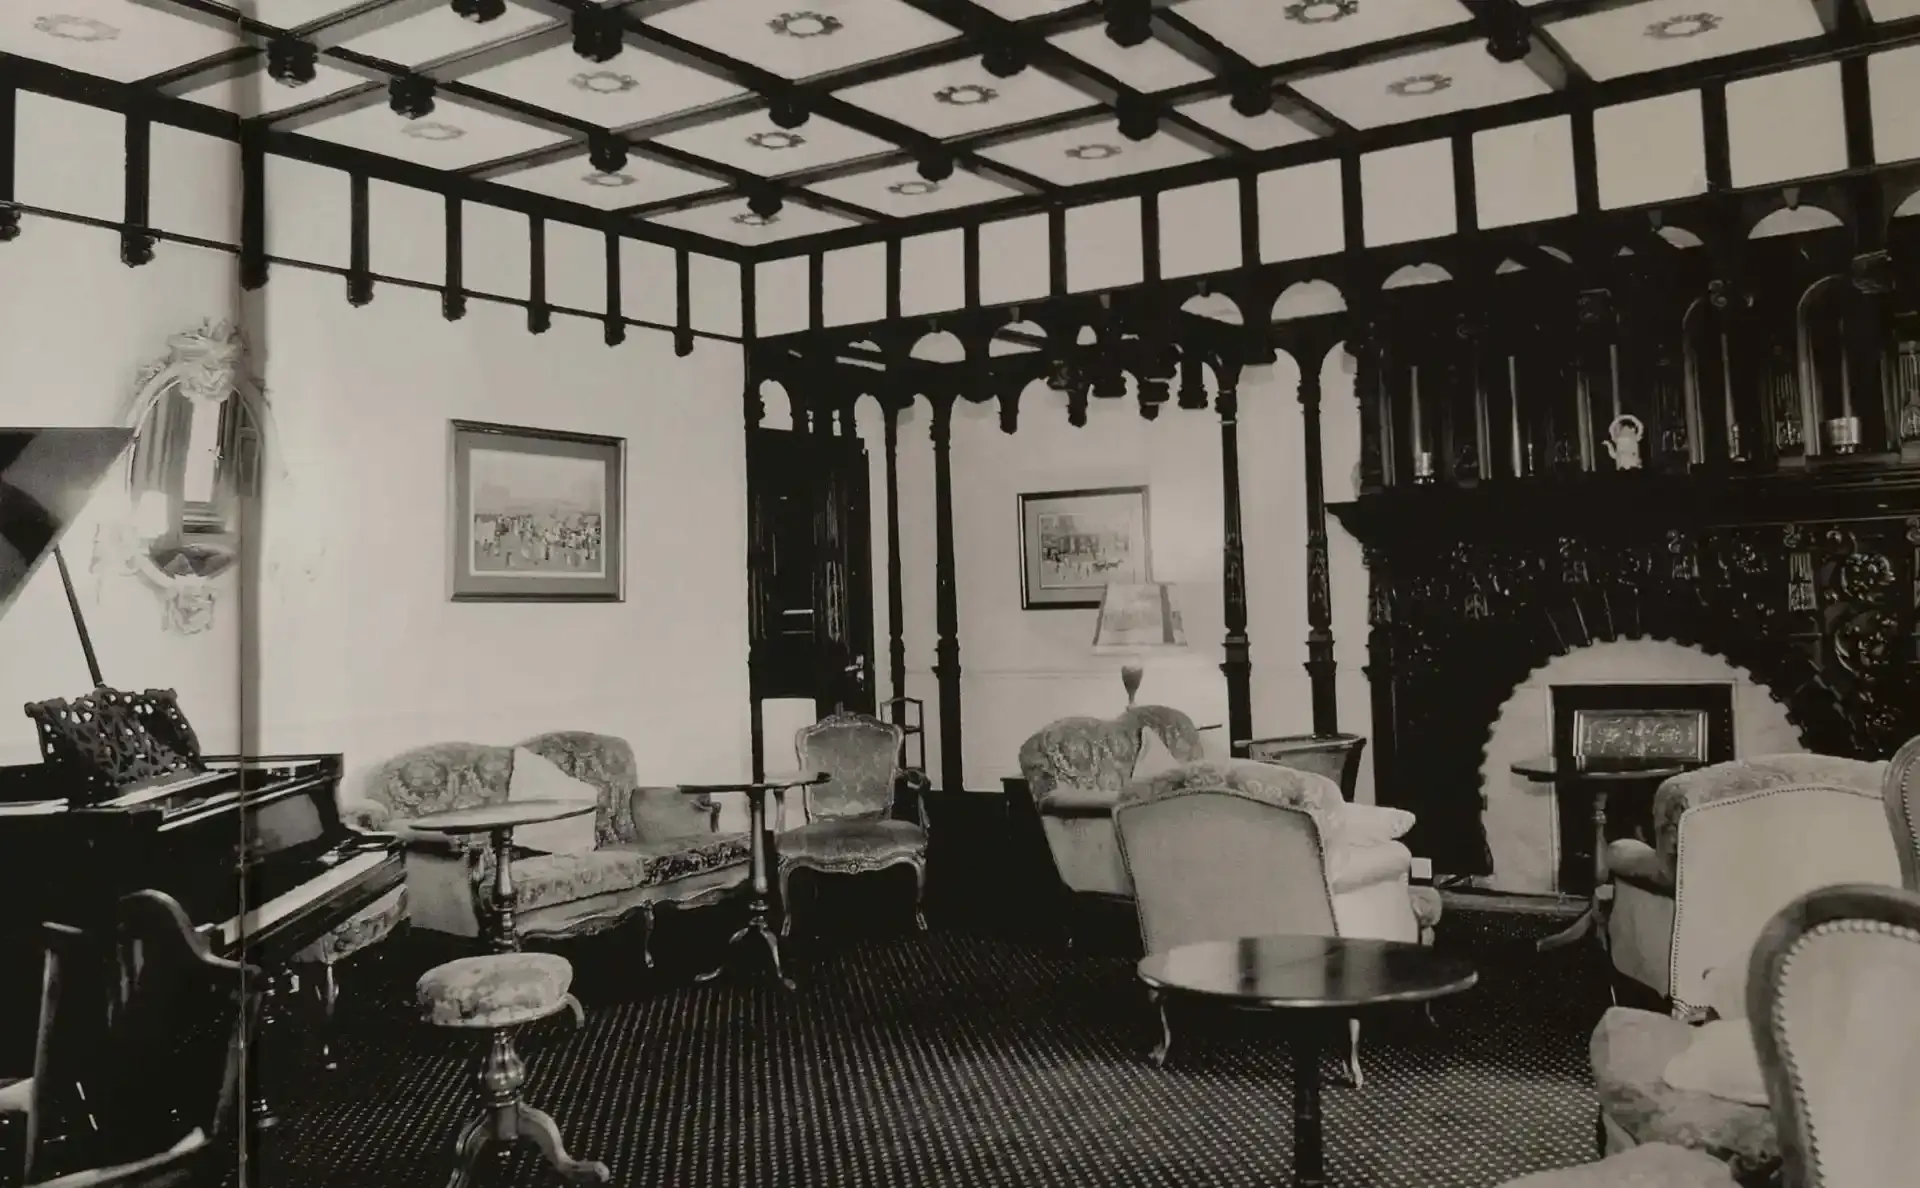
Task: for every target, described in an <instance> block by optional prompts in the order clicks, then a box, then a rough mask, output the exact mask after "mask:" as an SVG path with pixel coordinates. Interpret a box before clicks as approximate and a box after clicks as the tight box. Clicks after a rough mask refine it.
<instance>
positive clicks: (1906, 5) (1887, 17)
mask: <svg viewBox="0 0 1920 1188" xmlns="http://www.w3.org/2000/svg"><path fill="white" fill-rule="evenodd" d="M1867 15H1868V16H1870V17H1872V18H1873V19H1874V20H1876V21H1897V20H1901V19H1902V18H1904V17H1912V16H1920V0H1867Z"/></svg>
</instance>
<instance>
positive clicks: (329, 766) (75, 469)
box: [0, 429, 404, 1128]
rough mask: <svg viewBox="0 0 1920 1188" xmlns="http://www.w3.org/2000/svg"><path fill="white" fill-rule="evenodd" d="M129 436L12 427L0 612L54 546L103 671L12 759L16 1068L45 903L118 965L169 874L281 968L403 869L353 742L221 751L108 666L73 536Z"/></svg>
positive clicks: (29, 1048)
mask: <svg viewBox="0 0 1920 1188" xmlns="http://www.w3.org/2000/svg"><path fill="white" fill-rule="evenodd" d="M130 436H131V434H130V432H129V431H127V430H121V429H0V617H4V616H5V614H6V612H7V609H8V608H9V607H10V606H11V605H12V602H13V601H14V599H15V598H16V597H17V596H18V594H19V592H20V590H21V589H22V588H24V587H25V585H26V583H27V581H28V580H29V579H30V578H31V577H32V576H33V574H34V573H35V571H36V570H37V569H38V568H39V567H40V566H41V565H42V564H44V562H45V561H46V560H47V559H48V558H49V557H52V558H53V560H54V564H55V567H56V568H57V569H58V571H59V574H60V581H61V583H62V585H63V586H64V588H65V591H66V596H67V601H68V605H69V607H70V609H71V610H72V612H73V618H74V624H75V627H76V629H77V631H78V633H79V642H80V650H81V654H82V655H83V656H84V658H85V661H86V665H87V670H88V673H89V675H90V676H91V678H92V681H93V689H92V691H91V692H88V693H86V694H84V695H82V696H79V697H75V698H72V699H71V700H68V699H65V698H54V699H50V700H47V701H41V702H34V703H31V704H29V705H28V706H27V707H26V712H27V715H28V716H29V717H30V718H32V719H33V722H34V726H35V731H36V734H37V737H38V740H39V744H40V751H41V759H40V762H38V763H29V764H23V765H19V766H13V767H0V980H3V981H4V983H5V984H4V985H3V986H0V1076H4V1075H6V1074H8V1073H10V1072H15V1071H16V1070H19V1071H21V1072H24V1071H29V1070H30V1068H31V1064H32V1052H33V1039H34V1030H35V1019H34V1015H35V1007H36V1004H37V1001H38V989H39V987H38V972H39V968H40V959H39V945H40V924H41V922H42V921H47V920H52V921H57V922H60V923H63V924H68V925H71V926H73V927H75V928H78V929H81V930H82V931H84V932H87V933H88V934H89V935H92V936H98V937H99V938H100V953H101V968H102V969H103V970H104V969H106V968H108V962H109V961H110V960H111V957H110V948H111V944H112V938H113V928H112V921H113V919H114V912H115V906H116V904H117V902H118V900H119V898H120V897H121V896H123V895H126V894H128V893H130V892H133V891H137V890H143V889H149V888H151V889H157V890H161V891H165V892H166V893H168V894H169V895H171V896H173V897H174V898H175V899H176V900H178V901H179V902H180V904H181V905H182V906H183V907H184V908H185V909H186V911H187V913H188V916H189V917H190V919H191V920H192V921H193V922H194V924H195V925H197V926H199V927H200V929H201V930H202V932H203V933H204V934H205V935H206V936H207V938H208V940H209V941H210V942H211V944H212V947H213V948H214V950H215V951H216V952H217V953H218V954H220V955H222V956H228V957H231V958H233V959H235V960H239V961H243V962H245V963H246V964H248V965H251V966H253V967H255V968H256V969H259V970H261V971H262V972H263V974H266V975H268V977H267V978H263V979H262V981H263V982H264V981H267V980H270V978H271V975H272V974H273V973H274V971H276V970H278V969H279V968H280V967H282V966H284V964H285V963H286V962H287V961H288V959H289V958H291V957H292V956H293V955H295V954H296V953H298V952H299V951H300V950H301V949H302V948H304V947H305V946H307V945H308V944H310V943H311V942H313V941H315V940H318V939H319V938H320V937H322V936H324V935H325V934H326V933H327V932H328V931H329V930H331V929H333V928H334V927H336V926H337V925H339V924H341V923H342V922H344V921H345V920H347V919H348V918H350V917H351V916H352V915H353V914H354V913H355V912H357V911H359V910H360V909H361V908H363V907H365V906H367V905H368V904H371V903H372V902H374V901H375V900H376V899H378V898H379V897H380V896H382V895H383V894H385V893H386V892H387V891H389V890H390V889H392V888H393V887H394V886H396V885H398V884H399V882H400V881H401V879H402V878H403V877H404V868H403V864H402V859H401V856H400V853H399V848H398V843H397V840H396V839H395V838H393V837H390V836H387V835H383V834H372V833H366V832H362V831H359V830H356V829H355V828H353V827H352V826H350V825H348V824H347V823H345V822H344V821H342V819H341V817H340V814H339V810H338V803H339V801H338V795H337V792H338V786H339V780H340V768H341V764H340V757H339V756H338V755H292V756H210V755H205V754H203V753H202V752H201V749H200V744H199V740H198V737H197V735H196V734H195V732H194V730H193V727H192V726H191V725H190V724H189V723H188V720H187V718H186V715H185V714H184V713H183V712H182V711H181V708H180V706H179V703H178V698H177V697H176V696H175V694H174V692H173V691H172V690H166V689H150V690H146V691H144V692H138V693H133V692H123V691H120V690H117V689H113V688H111V687H109V686H108V685H107V684H106V683H105V681H104V679H103V678H102V674H101V671H100V665H99V661H98V658H97V657H96V655H95V653H94V649H93V644H92V640H91V637H90V635H89V633H88V631H87V625H86V620H85V617H84V615H83V614H82V612H81V608H80V604H79V601H78V599H77V598H76V597H75V594H74V589H73V582H72V579H71V576H70V574H69V573H68V570H67V565H66V560H65V558H64V557H63V556H61V555H60V552H59V542H60V538H61V536H62V534H63V533H64V532H65V530H66V529H67V527H68V526H69V525H70V524H71V523H72V522H73V520H74V519H75V518H76V517H77V516H78V514H79V513H80V511H81V509H82V508H83V507H84V506H85V504H86V502H87V501H88V499H89V497H90V496H91V494H92V492H93V489H94V488H95V487H96V486H97V485H98V483H99V482H100V480H101V478H102V476H103V475H104V474H106V472H107V471H108V470H109V469H110V468H111V467H112V465H113V463H114V462H115V460H116V459H117V458H118V457H119V455H120V453H121V452H122V451H123V450H124V449H125V448H126V447H127V445H128V442H129V440H130ZM4 639H5V637H4V635H0V649H4ZM0 663H6V656H5V653H4V650H0ZM49 679H50V680H52V679H57V674H49ZM102 1025H103V1026H104V1021H103V1024H102ZM96 1075H111V1073H110V1072H102V1073H98V1074H96ZM254 1113H255V1116H256V1120H259V1119H261V1118H265V1117H270V1114H267V1113H265V1112H264V1111H263V1107H262V1106H261V1105H260V1104H259V1103H258V1102H256V1103H255V1106H254ZM53 1121H54V1125H55V1127H56V1128H58V1127H59V1126H60V1125H61V1122H62V1120H53ZM65 1121H66V1122H67V1123H69V1124H76V1125H77V1124H82V1123H83V1122H84V1120H76V1119H67V1120H65ZM95 1121H97V1120H95Z"/></svg>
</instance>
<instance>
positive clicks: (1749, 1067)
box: [1664, 1019, 1767, 1106]
mask: <svg viewBox="0 0 1920 1188" xmlns="http://www.w3.org/2000/svg"><path fill="white" fill-rule="evenodd" d="M1664 1076H1665V1079H1666V1082H1667V1084H1669V1085H1671V1086H1673V1087H1674V1088H1675V1089H1682V1090H1686V1091H1689V1092H1693V1093H1705V1094H1708V1095H1710V1096H1713V1097H1718V1098H1722V1099H1724V1100H1726V1101H1738V1102H1743V1103H1745V1104H1747V1105H1757V1106H1764V1105H1766V1104H1767V1082H1766V1079H1765V1078H1764V1077H1762V1076H1761V1075H1760V1057H1759V1054H1758V1053H1756V1052H1755V1051H1754V1050H1753V1030H1752V1028H1750V1027H1748V1026H1747V1021H1746V1020H1745V1019H1715V1020H1714V1021H1713V1022H1711V1023H1703V1024H1701V1025H1700V1026H1698V1027H1696V1028H1694V1029H1693V1042H1692V1043H1690V1044H1688V1045H1687V1047H1686V1050H1685V1051H1683V1052H1681V1053H1680V1054H1679V1055H1678V1056H1675V1057H1674V1058H1673V1059H1672V1060H1669V1061H1668V1062H1667V1070H1666V1073H1665V1074H1664Z"/></svg>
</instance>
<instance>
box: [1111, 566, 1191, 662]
mask: <svg viewBox="0 0 1920 1188" xmlns="http://www.w3.org/2000/svg"><path fill="white" fill-rule="evenodd" d="M1173 603H1174V600H1173V587H1172V586H1170V585H1168V584H1167V583H1165V582H1127V583H1121V582H1116V583H1114V584H1113V585H1110V586H1108V587H1107V592H1106V594H1105V596H1104V597H1102V598H1101V600H1100V620H1099V622H1098V623H1096V624H1095V625H1094V629H1093V650H1094V651H1096V652H1125V653H1128V654H1135V653H1139V652H1148V651H1157V650H1160V649H1166V648H1184V647H1186V646H1187V631H1186V628H1185V627H1184V626H1182V625H1181V622H1180V611H1179V609H1178V608H1177V607H1175V606H1174V604H1173Z"/></svg>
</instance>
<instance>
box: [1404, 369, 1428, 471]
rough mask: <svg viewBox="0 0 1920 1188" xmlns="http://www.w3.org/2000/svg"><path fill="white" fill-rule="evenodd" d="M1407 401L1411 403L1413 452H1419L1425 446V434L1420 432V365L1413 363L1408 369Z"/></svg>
mask: <svg viewBox="0 0 1920 1188" xmlns="http://www.w3.org/2000/svg"><path fill="white" fill-rule="evenodd" d="M1407 385H1408V403H1410V404H1412V405H1413V452H1414V453H1415V454H1418V453H1420V451H1421V450H1423V449H1425V448H1426V446H1427V438H1426V434H1424V433H1422V432H1420V365H1419V364H1417V363H1416V364H1414V365H1413V366H1412V367H1411V368H1409V369H1408V379H1407Z"/></svg>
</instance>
